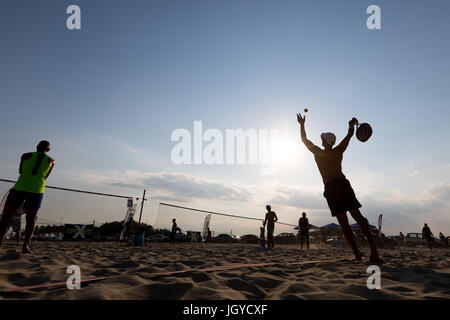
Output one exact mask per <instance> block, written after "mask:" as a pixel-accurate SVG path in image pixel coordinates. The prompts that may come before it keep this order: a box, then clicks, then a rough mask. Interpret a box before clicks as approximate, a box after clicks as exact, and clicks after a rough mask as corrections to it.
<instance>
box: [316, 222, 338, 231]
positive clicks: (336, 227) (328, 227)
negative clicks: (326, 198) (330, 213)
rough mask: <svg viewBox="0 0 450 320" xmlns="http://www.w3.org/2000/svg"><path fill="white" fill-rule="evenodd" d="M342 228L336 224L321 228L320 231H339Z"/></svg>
mask: <svg viewBox="0 0 450 320" xmlns="http://www.w3.org/2000/svg"><path fill="white" fill-rule="evenodd" d="M340 228H341V226H340V225H338V224H337V223H334V222H332V223H329V224H326V225H324V226H321V227H320V229H329V230H338V229H340Z"/></svg>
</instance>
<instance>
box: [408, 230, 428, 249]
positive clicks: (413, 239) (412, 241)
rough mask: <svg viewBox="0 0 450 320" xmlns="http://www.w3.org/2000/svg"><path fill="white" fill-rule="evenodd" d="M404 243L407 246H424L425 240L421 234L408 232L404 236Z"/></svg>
mask: <svg viewBox="0 0 450 320" xmlns="http://www.w3.org/2000/svg"><path fill="white" fill-rule="evenodd" d="M405 243H406V245H408V246H418V245H425V244H426V243H425V239H423V236H422V233H419V232H410V233H407V234H406V237H405Z"/></svg>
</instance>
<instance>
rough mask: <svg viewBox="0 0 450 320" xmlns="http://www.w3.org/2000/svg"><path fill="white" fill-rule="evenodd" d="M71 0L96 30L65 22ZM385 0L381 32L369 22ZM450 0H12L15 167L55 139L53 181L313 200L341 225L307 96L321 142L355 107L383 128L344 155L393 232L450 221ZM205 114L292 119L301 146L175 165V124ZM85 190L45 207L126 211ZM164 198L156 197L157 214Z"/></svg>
mask: <svg viewBox="0 0 450 320" xmlns="http://www.w3.org/2000/svg"><path fill="white" fill-rule="evenodd" d="M71 4H77V5H79V6H80V8H81V17H82V18H81V19H82V22H81V25H82V29H81V30H73V31H70V30H68V29H67V28H66V18H67V16H68V15H67V14H66V13H65V12H66V8H67V6H69V5H71ZM371 4H377V5H379V6H380V8H381V19H382V22H381V23H382V30H368V29H367V28H366V19H367V17H368V15H367V14H366V8H367V7H368V6H369V5H371ZM449 10H450V3H449V2H448V1H445V0H436V1H433V2H432V3H430V2H427V1H406V0H404V1H356V0H354V1H331V0H329V1H300V0H296V1H285V0H283V1H222V0H220V1H137V0H130V1H100V0H99V1H60V0H58V1H39V2H37V1H20V0H19V1H17V0H15V1H10V0H6V1H2V2H1V4H0V39H1V43H2V47H1V49H2V50H1V51H0V57H1V59H0V70H1V73H0V106H1V108H2V114H3V116H2V117H1V118H0V134H1V136H2V137H3V139H1V142H0V147H1V148H2V150H3V152H2V156H1V158H0V177H2V178H7V179H15V178H17V166H18V159H19V158H20V155H21V154H22V153H23V152H26V151H29V150H33V149H34V147H35V145H36V144H37V142H38V141H39V140H41V139H48V140H50V141H51V143H52V151H51V155H52V156H53V157H54V158H55V159H56V160H57V166H56V167H55V171H54V173H53V174H52V176H51V178H50V179H49V181H48V184H51V185H59V186H65V187H74V188H85V189H88V190H95V191H104V192H109V191H110V192H114V193H121V194H127V195H128V194H130V195H136V196H137V195H140V194H141V193H142V190H143V189H144V188H146V189H147V190H149V192H150V196H151V198H152V199H153V200H154V201H158V200H166V201H169V200H170V201H172V202H177V203H180V204H183V205H192V206H196V207H199V208H203V209H208V210H222V211H226V212H230V213H234V214H240V213H242V214H245V215H253V216H262V215H263V214H264V206H265V204H266V203H271V204H272V205H273V206H274V208H275V210H276V211H277V212H278V213H279V215H280V216H281V218H282V220H283V221H286V222H293V223H295V222H296V221H297V219H298V215H299V213H300V212H301V211H303V210H305V211H307V212H308V213H309V215H310V220H311V222H312V223H314V224H318V225H321V224H325V223H328V222H331V221H333V220H332V218H331V216H330V214H329V212H328V210H327V206H326V201H325V199H324V198H323V197H322V195H321V192H322V188H323V186H322V182H321V179H320V176H319V174H318V171H317V168H316V167H315V163H314V160H313V158H312V156H311V155H310V154H309V153H308V152H307V150H306V149H305V148H304V146H303V145H301V144H300V142H299V139H298V135H299V132H298V124H297V122H296V119H295V114H296V113H297V112H299V111H302V110H303V109H304V108H305V107H308V108H309V110H310V111H309V112H308V114H307V132H308V135H309V138H310V139H312V140H313V141H314V142H316V143H317V144H318V143H319V142H320V139H319V136H320V133H321V132H324V131H332V132H335V133H336V135H337V136H338V139H340V138H342V137H343V136H344V135H345V133H346V128H347V122H348V120H349V119H351V117H353V116H355V117H357V118H358V119H360V121H362V122H369V123H370V124H371V125H372V127H373V128H374V135H373V137H372V138H371V139H370V140H369V141H368V142H366V143H360V142H358V141H356V139H354V140H352V142H351V145H350V147H349V148H348V150H347V152H346V154H345V155H344V162H343V169H344V173H345V174H346V175H347V177H348V178H349V180H350V181H351V183H352V185H353V187H354V189H355V191H356V193H357V196H358V198H360V201H361V202H362V204H363V206H364V207H363V209H364V213H365V214H366V215H367V216H368V217H369V220H370V221H371V222H372V223H375V222H376V218H377V217H378V214H379V213H383V214H384V218H385V227H386V231H387V232H388V233H390V234H396V233H397V232H398V231H403V232H415V231H417V230H419V229H420V228H421V225H422V224H423V222H428V224H429V225H430V226H431V227H432V229H433V230H436V231H442V232H444V233H450V217H449V214H448V212H449V209H450V205H449V203H448V199H449V197H448V195H449V194H450V185H449V176H450V162H449V149H448V147H447V145H448V141H449V138H450V129H449V128H448V125H447V121H448V119H449V101H450V99H449V98H450V93H449V90H448V84H449V83H450V81H449V80H450V62H449V60H448V57H449V56H450V41H448V34H449V31H450V30H449V29H450V27H449V24H448V12H449ZM195 120H201V121H202V122H203V126H204V128H205V129H207V128H217V129H220V130H222V131H224V130H225V129H233V128H243V129H249V128H255V129H279V130H280V131H281V132H283V139H284V140H286V141H289V144H288V145H289V146H291V147H290V149H291V150H289V151H290V153H289V154H286V156H285V157H284V159H283V165H282V167H281V168H280V170H279V172H278V173H277V174H276V175H272V176H262V175H261V174H260V170H259V167H258V166H251V165H222V166H220V165H211V166H207V165H181V166H180V165H174V164H173V163H172V161H171V158H170V151H171V149H172V148H173V146H174V145H175V143H174V142H172V141H171V140H170V136H171V133H172V132H173V131H174V130H175V129H177V128H186V129H188V130H190V131H192V130H193V122H194V121H195ZM71 197H72V196H69V195H62V194H61V195H58V196H56V195H53V196H51V195H50V194H49V195H48V197H47V198H46V201H45V203H44V207H43V209H42V211H41V216H42V217H48V218H51V219H56V220H57V221H59V220H60V217H63V219H64V221H71V222H84V221H85V220H86V221H89V220H90V219H94V218H95V219H96V220H97V221H108V220H109V221H110V220H114V219H121V218H122V216H123V215H124V208H123V207H121V203H120V204H117V203H116V202H115V200H106V199H99V200H98V204H96V205H94V204H91V203H93V202H92V201H91V200H92V199H90V200H89V201H91V202H89V201H88V200H86V201H85V202H84V204H83V205H81V203H82V202H83V201H84V200H82V199H83V198H80V199H79V200H74V199H73V198H71ZM94 202H95V201H94ZM87 203H90V204H89V205H88V204H87ZM81 206H84V207H86V208H84V209H81ZM90 206H91V207H92V208H93V209H90ZM63 207H64V208H65V209H62V208H63ZM68 207H70V208H71V209H70V210H69V209H67V208H68ZM156 208H157V206H156V205H155V204H153V205H152V206H149V207H148V209H147V210H145V215H144V217H145V219H146V221H148V222H149V223H157V222H158V219H159V218H158V217H159V216H158V215H157V210H156ZM170 214H172V213H167V215H170ZM79 220H80V221H79ZM81 220H82V221H81ZM211 223H212V226H213V223H214V221H212V222H211ZM252 228H253V227H249V229H248V230H245V231H246V232H253V233H257V231H253V229H252ZM242 232H244V231H242Z"/></svg>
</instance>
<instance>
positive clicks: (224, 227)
mask: <svg viewBox="0 0 450 320" xmlns="http://www.w3.org/2000/svg"><path fill="white" fill-rule="evenodd" d="M207 216H210V219H209V229H210V230H211V231H212V233H213V235H214V236H217V235H219V234H229V235H238V236H242V235H245V234H253V235H256V236H259V233H260V227H262V225H263V221H264V218H265V214H264V212H263V213H262V214H261V213H259V214H255V215H254V216H250V215H242V214H239V213H226V212H217V211H209V210H203V209H197V208H190V207H185V206H180V205H174V204H170V203H164V202H160V203H159V209H158V215H157V218H156V221H155V227H156V228H161V229H162V228H167V227H169V228H170V227H171V226H172V219H176V223H177V226H178V227H180V228H181V229H182V231H183V232H187V231H193V232H203V226H204V221H205V218H206V217H207ZM294 227H295V225H293V224H289V223H285V222H283V221H278V222H277V223H276V228H275V234H280V233H293V231H294Z"/></svg>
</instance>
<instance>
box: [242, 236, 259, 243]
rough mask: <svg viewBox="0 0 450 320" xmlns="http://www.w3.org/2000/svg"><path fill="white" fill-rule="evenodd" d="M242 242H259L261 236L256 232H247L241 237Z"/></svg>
mask: <svg viewBox="0 0 450 320" xmlns="http://www.w3.org/2000/svg"><path fill="white" fill-rule="evenodd" d="M241 242H242V243H259V237H258V236H256V235H254V234H246V235H243V236H242V237H241Z"/></svg>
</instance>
